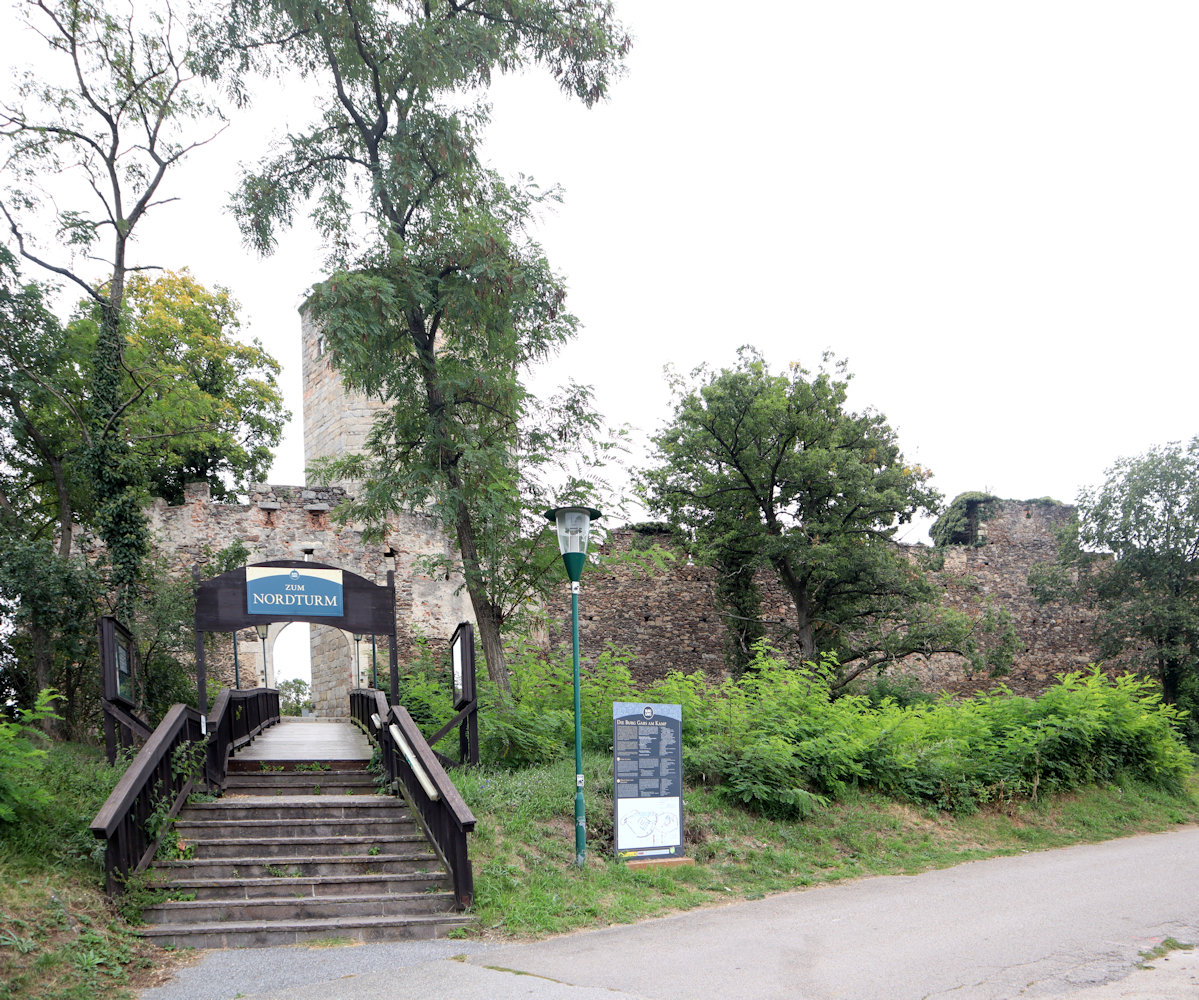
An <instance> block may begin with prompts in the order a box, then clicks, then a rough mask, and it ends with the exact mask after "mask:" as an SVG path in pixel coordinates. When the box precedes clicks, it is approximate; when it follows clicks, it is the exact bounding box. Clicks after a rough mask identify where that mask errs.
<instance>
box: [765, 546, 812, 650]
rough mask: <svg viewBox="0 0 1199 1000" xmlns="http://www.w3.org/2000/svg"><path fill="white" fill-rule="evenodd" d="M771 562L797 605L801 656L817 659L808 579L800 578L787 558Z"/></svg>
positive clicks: (796, 626)
mask: <svg viewBox="0 0 1199 1000" xmlns="http://www.w3.org/2000/svg"><path fill="white" fill-rule="evenodd" d="M771 563H772V564H773V565H774V568H775V571H776V572H777V573H778V575H779V580H780V581H781V582H782V584H783V587H784V588H785V589H786V591H787V594H788V595H789V596H790V598H791V602H792V603H793V604H794V605H795V635H796V639H797V641H798V643H799V657H800V659H801V660H804V661H807V660H815V659H816V632H815V629H814V628H813V627H812V599H811V596H810V595H809V593H808V584H807V581H806V580H802V579H800V577H799V576H798V575H797V574H796V572H795V570H794V569H793V568H792V566H791V563H790V562H789V561H788V560H787V559H785V558H778V559H772V560H771Z"/></svg>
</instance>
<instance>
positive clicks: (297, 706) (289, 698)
mask: <svg viewBox="0 0 1199 1000" xmlns="http://www.w3.org/2000/svg"><path fill="white" fill-rule="evenodd" d="M305 708H307V709H308V710H309V711H312V691H311V690H310V689H309V686H308V682H307V681H306V680H304V679H303V678H301V677H291V678H288V679H287V680H285V681H280V682H279V709H280V711H281V713H282V714H283V715H303V714H304V709H305Z"/></svg>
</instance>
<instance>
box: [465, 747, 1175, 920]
mask: <svg viewBox="0 0 1199 1000" xmlns="http://www.w3.org/2000/svg"><path fill="white" fill-rule="evenodd" d="M611 767H612V765H611V758H610V757H608V756H607V755H599V754H595V755H587V756H586V757H585V759H584V772H585V774H586V779H587V792H586V794H587V826H588V853H587V864H586V866H585V867H584V868H583V869H582V870H579V869H578V868H576V867H575V865H574V814H573V802H574V762H573V761H570V760H564V761H561V762H558V763H556V764H553V765H550V766H547V767H543V768H530V769H526V770H523V771H513V772H505V771H496V770H487V769H484V770H479V771H474V772H467V773H462V772H460V773H456V774H455V781H456V782H457V783H458V785H459V787H460V789H461V790H462V792H463V795H464V796H465V798H466V801H467V802H468V803H469V804H470V806H471V809H472V810H473V811H474V813H475V815H476V817H477V818H478V824H477V826H476V829H475V833H474V834H473V835H472V838H471V858H472V861H473V864H474V872H475V906H474V913H475V915H476V916H477V917H478V918H479V922H480V931H479V933H482V934H484V935H486V936H504V937H527V936H536V935H546V934H559V933H563V932H565V931H570V930H575V929H579V928H585V927H600V926H605V925H607V924H613V923H628V922H631V921H634V920H640V919H643V918H646V917H652V916H660V915H662V914H665V913H670V912H673V911H678V910H686V909H691V908H694V907H698V906H707V905H713V904H715V903H719V902H725V901H729V900H741V899H758V898H761V897H762V896H765V895H767V894H768V893H774V892H780V891H785V890H789V889H802V888H805V887H808V886H817V885H824V884H827V883H830V882H837V881H840V880H844V879H851V878H858V877H861V876H864V875H898V874H914V873H916V872H921V871H926V870H928V869H932V868H944V867H948V866H950V865H954V864H959V863H961V862H964V861H973V860H977V859H979V858H988V857H997V856H1000V855H1008V854H1018V853H1020V852H1023V851H1035V850H1045V849H1048V848H1054V847H1066V846H1069V845H1071V844H1079V843H1087V842H1094V841H1100V840H1109V839H1112V838H1115V837H1121V836H1127V835H1130V834H1134V833H1149V832H1160V831H1163V830H1168V829H1170V828H1172V827H1175V826H1178V825H1180V824H1186V823H1195V822H1199V779H1196V778H1192V779H1191V781H1190V782H1189V784H1188V787H1187V789H1186V790H1185V791H1184V792H1183V793H1181V794H1174V793H1169V792H1165V791H1162V790H1160V789H1156V788H1151V787H1149V786H1146V785H1143V784H1140V783H1136V782H1123V783H1121V784H1117V785H1111V786H1105V787H1091V788H1086V789H1083V790H1081V791H1078V792H1075V793H1071V794H1069V795H1062V796H1058V797H1056V798H1054V799H1051V800H1048V801H1045V802H1042V803H1040V804H1037V805H1032V804H1029V803H1020V802H1016V803H1007V804H1005V805H1004V806H1003V807H1002V808H989V809H985V810H982V811H980V812H977V813H975V814H973V815H969V816H951V815H949V814H946V813H939V812H934V811H929V810H925V809H921V808H919V807H916V806H913V805H909V804H906V803H902V802H897V801H896V800H894V799H890V798H886V797H884V796H882V795H879V794H876V793H872V792H867V791H860V792H857V793H850V794H849V795H847V796H846V797H844V798H843V799H842V800H840V801H838V802H836V803H834V804H832V805H830V806H829V807H827V808H825V809H822V810H820V811H819V812H817V813H816V814H815V815H814V816H812V817H810V818H808V819H806V820H797V821H793V822H786V821H777V820H768V819H764V818H762V817H759V816H754V815H752V814H749V813H747V812H745V811H743V810H741V809H738V808H735V807H731V806H729V805H728V804H727V803H725V802H724V801H723V800H722V799H721V797H720V796H719V795H718V794H716V793H714V792H713V791H712V790H710V789H696V788H691V789H688V790H687V792H686V793H685V797H684V803H685V804H684V826H685V837H686V853H687V854H688V855H689V856H690V857H693V858H695V859H696V861H697V864H695V865H693V866H687V867H678V868H662V869H649V870H645V869H643V870H632V869H630V868H628V867H627V865H625V864H624V863H623V862H618V861H616V860H615V859H614V858H613V857H612V844H613V840H612V776H611Z"/></svg>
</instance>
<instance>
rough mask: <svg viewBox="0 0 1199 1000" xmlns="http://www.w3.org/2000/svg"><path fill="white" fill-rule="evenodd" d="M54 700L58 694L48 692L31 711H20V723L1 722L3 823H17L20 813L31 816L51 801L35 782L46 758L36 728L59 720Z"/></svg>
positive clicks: (0, 813)
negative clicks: (35, 772) (35, 810)
mask: <svg viewBox="0 0 1199 1000" xmlns="http://www.w3.org/2000/svg"><path fill="white" fill-rule="evenodd" d="M54 697H55V692H54V691H53V690H51V689H46V690H44V691H42V692H41V693H39V694H38V696H37V703H36V704H35V706H34V707H33V708H32V709H31V710H28V711H21V712H18V714H17V719H16V721H14V722H0V824H3V823H12V822H15V821H16V820H17V819H18V816H19V814H21V813H26V814H27V813H30V812H32V811H33V810H34V809H35V808H36V807H37V806H41V805H45V804H46V802H47V801H48V799H49V793H48V792H47V791H46V790H45V789H44V788H43V787H41V786H40V785H39V784H38V783H37V782H36V780H31V772H34V771H35V769H36V765H37V764H38V762H40V761H41V759H42V758H43V757H44V756H45V755H46V752H45V750H43V749H41V747H39V746H38V745H37V743H36V742H35V740H36V736H37V735H40V734H38V733H37V730H36V729H35V728H34V725H35V724H36V723H38V722H40V721H41V720H43V719H48V718H54V717H55V715H54V708H53V704H54ZM26 818H28V816H26Z"/></svg>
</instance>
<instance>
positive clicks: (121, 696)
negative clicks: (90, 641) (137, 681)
mask: <svg viewBox="0 0 1199 1000" xmlns="http://www.w3.org/2000/svg"><path fill="white" fill-rule="evenodd" d="M136 657H137V646H135V645H134V642H133V634H132V633H131V632H130V631H129V629H127V628H125V626H124V625H122V624H121V623H120V622H119V621H117V620H116V619H115V618H113V617H112V615H104V616H103V617H101V619H100V676H101V680H102V681H103V690H104V697H105V698H107V699H108V700H109V701H115V702H120V703H122V704H124V705H127V706H130V707H132V705H133V679H134V673H135V665H134V662H135V659H136Z"/></svg>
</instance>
